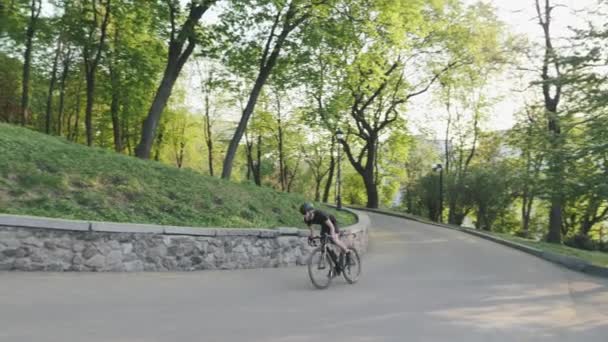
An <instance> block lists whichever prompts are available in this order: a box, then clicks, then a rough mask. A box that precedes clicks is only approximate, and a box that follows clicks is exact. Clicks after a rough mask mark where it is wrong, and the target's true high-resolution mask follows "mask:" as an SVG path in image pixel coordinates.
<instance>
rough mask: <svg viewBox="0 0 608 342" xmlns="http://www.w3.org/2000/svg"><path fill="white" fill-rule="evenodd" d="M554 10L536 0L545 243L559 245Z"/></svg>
mask: <svg viewBox="0 0 608 342" xmlns="http://www.w3.org/2000/svg"><path fill="white" fill-rule="evenodd" d="M554 9H555V7H554V6H551V2H550V0H545V1H544V6H542V7H541V2H540V0H536V13H537V17H538V23H539V25H540V26H541V27H542V29H543V35H544V56H543V61H542V67H541V70H542V71H541V80H542V82H541V87H542V93H543V100H544V106H545V115H546V120H547V130H548V132H549V134H550V141H551V146H550V148H551V150H550V151H551V152H549V156H548V163H549V172H548V175H549V177H550V178H551V183H552V185H553V186H552V189H551V190H552V191H551V195H550V196H551V199H550V201H551V209H550V211H549V233H548V235H547V241H548V242H553V243H560V242H561V241H562V236H561V228H562V207H563V201H564V198H563V194H562V193H561V190H560V184H561V183H562V181H563V172H564V170H563V164H562V160H561V159H562V154H561V153H562V152H561V147H562V138H563V137H562V136H561V123H560V117H559V114H558V105H559V102H560V99H561V94H562V84H561V83H560V81H559V79H560V76H561V71H560V63H559V60H558V58H557V55H556V52H555V49H554V48H553V42H552V37H551V19H552V17H551V12H552V11H553V10H554Z"/></svg>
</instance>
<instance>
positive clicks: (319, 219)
mask: <svg viewBox="0 0 608 342" xmlns="http://www.w3.org/2000/svg"><path fill="white" fill-rule="evenodd" d="M300 213H301V214H302V215H304V223H306V225H308V228H309V229H310V236H309V237H308V239H309V240H311V239H312V238H313V236H314V229H313V228H312V225H313V224H318V225H320V226H321V236H325V235H329V236H330V237H331V240H332V242H333V243H334V244H336V245H337V246H338V247H340V249H341V250H342V252H343V253H344V255H346V260H347V262H349V260H350V250H349V249H348V247H346V244H344V242H342V241H341V240H340V238H339V237H338V233H339V230H338V225H337V222H336V219H335V218H334V217H333V216H332V215H329V214H327V213H325V212H323V211H321V210H318V209H315V208H314V207H313V205H312V204H311V203H308V202H306V203H304V204H302V205H301V206H300ZM340 259H342V258H340ZM340 261H342V260H340ZM340 264H342V262H340ZM336 271H337V273H338V274H339V273H340V270H339V269H338V270H336Z"/></svg>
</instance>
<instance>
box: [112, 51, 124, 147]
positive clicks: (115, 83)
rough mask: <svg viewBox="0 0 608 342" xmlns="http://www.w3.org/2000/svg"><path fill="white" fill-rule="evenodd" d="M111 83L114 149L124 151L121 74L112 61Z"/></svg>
mask: <svg viewBox="0 0 608 342" xmlns="http://www.w3.org/2000/svg"><path fill="white" fill-rule="evenodd" d="M109 69H110V83H111V85H112V101H111V103H110V114H111V115H112V131H113V133H114V134H113V135H114V150H115V151H116V152H119V153H120V152H122V150H123V138H122V136H121V133H122V130H121V128H120V113H119V112H120V91H121V89H120V75H118V74H117V72H116V70H115V68H114V66H113V65H112V62H110V67H109Z"/></svg>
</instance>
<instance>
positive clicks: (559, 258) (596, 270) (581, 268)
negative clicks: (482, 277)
mask: <svg viewBox="0 0 608 342" xmlns="http://www.w3.org/2000/svg"><path fill="white" fill-rule="evenodd" d="M355 208H356V209H357V210H363V211H369V212H373V213H377V214H381V215H387V216H393V217H398V218H403V219H406V220H411V221H417V222H420V223H425V224H429V225H433V226H437V227H441V228H447V229H452V230H458V231H461V232H463V233H466V234H469V235H474V236H476V237H479V238H482V239H485V240H489V241H492V242H495V243H498V244H501V245H503V246H507V247H510V248H514V249H517V250H520V251H522V252H524V253H528V254H531V255H534V256H536V257H538V258H541V259H543V260H545V261H549V262H551V263H554V264H557V265H560V266H563V267H566V268H568V269H571V270H574V271H578V272H583V273H586V274H589V275H593V276H597V277H604V278H608V267H603V266H597V265H593V264H591V263H590V262H588V261H585V260H583V259H580V258H577V257H573V256H569V255H563V254H557V253H553V252H547V251H542V250H540V249H537V248H534V247H530V246H526V245H523V244H520V243H517V242H513V241H509V240H505V239H502V238H500V237H497V236H493V235H490V234H485V233H483V232H480V231H477V230H474V229H469V228H463V227H457V226H452V225H448V224H441V223H437V222H432V221H428V220H426V219H423V218H421V217H417V216H414V215H409V214H398V213H392V212H386V211H382V210H378V209H368V208H359V207H355Z"/></svg>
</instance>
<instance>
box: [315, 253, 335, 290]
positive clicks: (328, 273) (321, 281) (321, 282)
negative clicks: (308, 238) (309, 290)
mask: <svg viewBox="0 0 608 342" xmlns="http://www.w3.org/2000/svg"><path fill="white" fill-rule="evenodd" d="M334 272H335V271H334V266H333V264H332V262H331V260H329V255H327V253H325V252H324V250H323V247H317V248H316V249H315V250H314V251H312V253H311V254H310V257H309V258H308V275H309V276H310V281H311V282H312V284H313V285H314V286H315V287H316V288H318V289H325V288H327V287H328V286H329V284H331V279H332V278H333V274H334Z"/></svg>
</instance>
